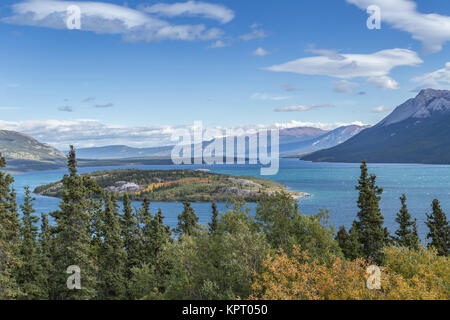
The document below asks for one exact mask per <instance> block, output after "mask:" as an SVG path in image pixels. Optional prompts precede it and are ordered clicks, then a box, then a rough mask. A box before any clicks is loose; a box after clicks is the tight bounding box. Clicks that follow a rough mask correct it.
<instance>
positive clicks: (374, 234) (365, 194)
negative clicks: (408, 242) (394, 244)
mask: <svg viewBox="0 0 450 320" xmlns="http://www.w3.org/2000/svg"><path fill="white" fill-rule="evenodd" d="M356 190H358V191H359V197H358V208H359V212H358V219H359V221H357V229H358V230H355V231H357V232H358V236H359V240H360V243H361V244H362V246H363V252H364V256H365V257H366V258H369V259H372V260H373V261H375V262H380V261H381V258H382V257H381V254H382V249H383V247H384V246H385V245H386V244H387V242H388V232H387V229H386V228H383V222H384V218H383V216H382V215H381V211H380V207H379V202H380V200H381V197H380V195H381V194H382V193H383V189H381V188H380V187H378V186H377V185H376V176H375V175H373V174H372V175H370V176H369V174H368V170H367V163H366V162H365V161H364V162H363V163H362V165H361V176H360V178H359V180H358V186H356Z"/></svg>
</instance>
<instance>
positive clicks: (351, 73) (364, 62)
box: [267, 49, 423, 90]
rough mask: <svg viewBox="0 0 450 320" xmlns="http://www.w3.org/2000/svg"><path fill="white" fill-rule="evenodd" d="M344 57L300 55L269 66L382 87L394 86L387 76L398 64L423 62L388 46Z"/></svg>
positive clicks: (393, 87) (415, 55) (408, 64)
mask: <svg viewBox="0 0 450 320" xmlns="http://www.w3.org/2000/svg"><path fill="white" fill-rule="evenodd" d="M341 56H342V57H343V58H344V59H340V60H337V59H333V58H330V57H329V56H326V55H321V56H316V57H308V58H300V59H297V60H294V61H290V62H287V63H284V64H280V65H274V66H271V67H268V68H267V70H270V71H275V72H292V73H297V74H302V75H324V76H330V77H334V78H340V79H354V78H365V79H366V81H367V82H368V83H369V84H372V85H375V86H377V87H379V88H382V89H391V90H392V89H397V88H398V83H397V82H396V81H395V80H393V79H392V78H390V77H389V74H390V72H391V70H392V69H393V68H395V67H399V66H416V65H418V64H421V63H422V62H423V61H422V60H421V59H420V58H419V56H418V55H417V53H416V52H414V51H411V50H407V49H388V50H382V51H378V52H375V53H372V54H342V55H341Z"/></svg>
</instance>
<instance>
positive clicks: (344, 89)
mask: <svg viewBox="0 0 450 320" xmlns="http://www.w3.org/2000/svg"><path fill="white" fill-rule="evenodd" d="M357 86H358V84H357V83H354V82H350V81H347V80H340V81H337V82H335V83H334V91H335V92H337V93H352V92H353V91H352V88H354V87H357Z"/></svg>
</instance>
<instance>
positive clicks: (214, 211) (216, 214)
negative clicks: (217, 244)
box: [209, 202, 219, 233]
mask: <svg viewBox="0 0 450 320" xmlns="http://www.w3.org/2000/svg"><path fill="white" fill-rule="evenodd" d="M211 209H212V218H211V223H210V224H209V232H210V233H213V232H214V231H216V230H217V223H218V220H219V211H218V210H217V204H216V203H215V202H213V203H212V205H211Z"/></svg>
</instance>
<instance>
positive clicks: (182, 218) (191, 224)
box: [175, 202, 199, 236]
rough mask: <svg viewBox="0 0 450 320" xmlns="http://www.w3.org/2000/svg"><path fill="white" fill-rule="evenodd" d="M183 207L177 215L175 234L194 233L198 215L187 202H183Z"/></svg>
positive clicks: (195, 232)
mask: <svg viewBox="0 0 450 320" xmlns="http://www.w3.org/2000/svg"><path fill="white" fill-rule="evenodd" d="M183 206H184V209H183V212H182V213H181V214H179V215H178V225H177V227H176V229H175V234H177V235H179V236H180V235H182V234H184V235H188V236H192V235H196V234H197V231H198V229H199V226H198V217H197V215H196V214H195V211H194V209H193V208H192V207H191V204H190V203H189V202H185V203H183Z"/></svg>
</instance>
